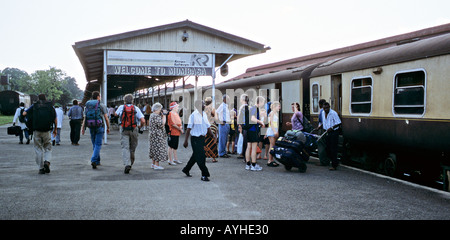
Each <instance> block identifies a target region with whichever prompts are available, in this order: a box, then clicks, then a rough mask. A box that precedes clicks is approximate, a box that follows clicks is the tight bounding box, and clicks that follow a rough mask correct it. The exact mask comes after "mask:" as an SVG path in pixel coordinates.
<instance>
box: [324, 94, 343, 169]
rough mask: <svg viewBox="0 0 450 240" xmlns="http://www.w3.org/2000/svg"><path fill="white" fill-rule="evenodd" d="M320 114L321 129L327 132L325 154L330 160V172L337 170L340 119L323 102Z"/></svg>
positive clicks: (327, 104)
mask: <svg viewBox="0 0 450 240" xmlns="http://www.w3.org/2000/svg"><path fill="white" fill-rule="evenodd" d="M323 111H324V112H323V114H322V127H323V129H325V130H326V131H327V133H328V134H327V135H326V142H327V147H326V152H327V155H328V157H329V158H330V160H331V168H330V170H337V167H338V165H339V161H338V159H337V153H338V141H339V131H338V130H339V128H340V126H341V119H339V116H338V114H337V112H336V111H334V110H332V109H330V104H329V103H328V102H325V103H324V104H323Z"/></svg>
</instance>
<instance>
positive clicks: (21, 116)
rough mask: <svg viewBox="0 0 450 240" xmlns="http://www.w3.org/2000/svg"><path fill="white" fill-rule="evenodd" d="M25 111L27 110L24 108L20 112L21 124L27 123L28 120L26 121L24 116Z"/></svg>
mask: <svg viewBox="0 0 450 240" xmlns="http://www.w3.org/2000/svg"><path fill="white" fill-rule="evenodd" d="M24 111H25V108H22V109H21V110H20V115H19V122H21V123H24V122H26V121H27V120H26V119H25V116H24V115H23V112H24Z"/></svg>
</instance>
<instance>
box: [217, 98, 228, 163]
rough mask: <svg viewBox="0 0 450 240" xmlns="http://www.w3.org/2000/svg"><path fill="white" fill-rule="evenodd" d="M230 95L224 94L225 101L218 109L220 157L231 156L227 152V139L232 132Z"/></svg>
mask: <svg viewBox="0 0 450 240" xmlns="http://www.w3.org/2000/svg"><path fill="white" fill-rule="evenodd" d="M228 100H229V97H228V95H226V94H225V95H223V102H222V104H220V106H219V108H218V109H217V115H216V116H217V120H218V122H219V146H218V152H219V157H223V158H229V156H228V154H227V149H226V146H227V139H228V134H229V133H230V123H231V119H230V110H229V109H228V104H227V102H228Z"/></svg>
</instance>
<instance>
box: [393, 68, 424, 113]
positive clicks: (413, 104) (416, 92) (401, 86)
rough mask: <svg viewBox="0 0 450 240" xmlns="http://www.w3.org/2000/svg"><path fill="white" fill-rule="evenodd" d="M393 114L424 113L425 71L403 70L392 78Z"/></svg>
mask: <svg viewBox="0 0 450 240" xmlns="http://www.w3.org/2000/svg"><path fill="white" fill-rule="evenodd" d="M394 81H395V82H394V84H395V85H394V87H395V88H394V114H411V115H423V114H424V113H425V72H424V71H422V70H420V71H413V72H403V73H398V74H396V75H395V78H394Z"/></svg>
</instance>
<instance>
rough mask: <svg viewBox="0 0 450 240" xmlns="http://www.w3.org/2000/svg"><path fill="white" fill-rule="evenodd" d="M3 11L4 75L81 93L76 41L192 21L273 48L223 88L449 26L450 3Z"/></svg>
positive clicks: (16, 4)
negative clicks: (254, 73) (267, 68)
mask: <svg viewBox="0 0 450 240" xmlns="http://www.w3.org/2000/svg"><path fill="white" fill-rule="evenodd" d="M0 9H1V11H0V12H1V14H0V70H3V69H4V68H6V67H14V68H19V69H21V70H24V71H26V72H28V73H29V74H31V73H33V72H35V71H36V70H46V69H49V68H50V67H56V68H59V69H61V70H63V71H64V72H65V73H66V74H67V75H68V76H71V77H74V78H75V79H76V80H77V84H78V86H79V88H80V89H82V90H84V88H85V85H86V78H85V74H84V70H83V67H82V66H81V63H80V61H79V59H78V57H77V56H76V54H75V52H74V50H73V48H72V45H74V44H75V42H78V41H83V40H89V39H93V38H98V37H103V36H107V35H113V34H119V33H123V32H128V31H133V30H139V29H144V28H150V27H155V26H159V25H165V24H170V23H175V22H180V21H184V20H186V19H189V20H190V21H193V22H195V23H198V24H201V25H205V26H208V27H211V28H215V29H218V30H221V31H224V32H227V33H230V34H233V35H237V36H240V37H243V38H246V39H249V40H252V41H255V42H258V43H261V44H264V45H266V46H270V47H271V50H269V51H267V52H266V53H263V54H259V55H253V56H249V57H246V58H243V59H239V60H236V61H233V62H231V63H230V64H228V66H229V74H228V76H227V77H222V76H220V74H218V76H217V78H216V83H218V82H221V81H223V80H227V79H230V78H233V77H235V76H237V75H240V74H242V73H244V72H245V71H246V69H247V68H251V67H255V66H259V65H263V64H268V63H273V62H278V61H282V60H287V59H291V58H296V57H301V56H305V55H309V54H314V53H319V52H323V51H328V50H333V49H336V48H341V47H346V46H351V45H354V44H359V43H363V42H368V41H372V40H377V39H381V38H385V37H390V36H394V35H398V34H402V33H407V32H412V31H416V30H420V29H424V28H429V27H434V26H438V25H442V24H447V23H450V11H449V9H450V1H448V0H426V1H423V0H422V1H419V0H377V1H365V0H340V1H337V0H322V1H312V0H310V1H307V0H272V1H269V0H226V1H211V0H189V1H181V0H168V1H161V0H126V1H125V0H122V1H116V0H77V1H69V0H0ZM206 84H211V82H209V79H206V80H205V81H203V83H199V85H206Z"/></svg>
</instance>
